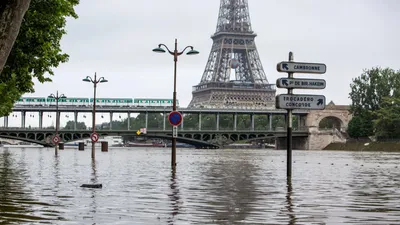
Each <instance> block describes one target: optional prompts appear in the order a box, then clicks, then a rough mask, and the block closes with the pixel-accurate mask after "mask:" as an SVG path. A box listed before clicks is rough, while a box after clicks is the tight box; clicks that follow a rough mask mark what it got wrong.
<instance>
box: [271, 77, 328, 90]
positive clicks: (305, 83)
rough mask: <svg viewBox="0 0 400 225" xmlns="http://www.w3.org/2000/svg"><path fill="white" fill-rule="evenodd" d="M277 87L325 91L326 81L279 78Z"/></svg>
mask: <svg viewBox="0 0 400 225" xmlns="http://www.w3.org/2000/svg"><path fill="white" fill-rule="evenodd" d="M276 86H277V87H278V88H298V89H324V88H325V87H326V81H325V80H322V79H295V78H279V79H278V80H276Z"/></svg>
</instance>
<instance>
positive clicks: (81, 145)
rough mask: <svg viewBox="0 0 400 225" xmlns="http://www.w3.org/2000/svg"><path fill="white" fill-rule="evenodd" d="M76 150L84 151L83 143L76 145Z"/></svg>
mask: <svg viewBox="0 0 400 225" xmlns="http://www.w3.org/2000/svg"><path fill="white" fill-rule="evenodd" d="M78 150H79V151H84V150H85V143H83V142H79V144H78Z"/></svg>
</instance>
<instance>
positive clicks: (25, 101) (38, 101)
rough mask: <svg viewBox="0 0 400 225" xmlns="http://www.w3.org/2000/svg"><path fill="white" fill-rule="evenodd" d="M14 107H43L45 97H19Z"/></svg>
mask: <svg viewBox="0 0 400 225" xmlns="http://www.w3.org/2000/svg"><path fill="white" fill-rule="evenodd" d="M16 105H32V106H45V105H46V98H45V97H21V98H19V99H18V101H17V102H16Z"/></svg>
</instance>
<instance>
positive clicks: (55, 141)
mask: <svg viewBox="0 0 400 225" xmlns="http://www.w3.org/2000/svg"><path fill="white" fill-rule="evenodd" d="M59 142H60V137H59V136H54V137H53V143H54V144H58V143H59Z"/></svg>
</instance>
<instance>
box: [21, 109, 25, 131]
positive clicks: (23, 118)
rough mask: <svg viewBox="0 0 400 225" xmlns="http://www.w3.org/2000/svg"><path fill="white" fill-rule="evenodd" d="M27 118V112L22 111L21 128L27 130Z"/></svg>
mask: <svg viewBox="0 0 400 225" xmlns="http://www.w3.org/2000/svg"><path fill="white" fill-rule="evenodd" d="M25 117H26V112H25V111H21V127H22V128H25Z"/></svg>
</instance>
